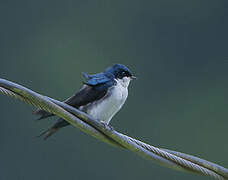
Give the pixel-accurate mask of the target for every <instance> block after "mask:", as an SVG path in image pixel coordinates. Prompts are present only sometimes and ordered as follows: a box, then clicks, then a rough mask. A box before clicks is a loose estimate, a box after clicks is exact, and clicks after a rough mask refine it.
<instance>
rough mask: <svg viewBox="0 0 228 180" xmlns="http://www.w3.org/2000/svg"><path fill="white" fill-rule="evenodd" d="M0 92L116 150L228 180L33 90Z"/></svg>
mask: <svg viewBox="0 0 228 180" xmlns="http://www.w3.org/2000/svg"><path fill="white" fill-rule="evenodd" d="M0 92H1V93H2V94H5V95H8V96H11V97H14V98H17V99H19V100H22V101H24V102H26V103H28V104H31V105H33V106H35V107H38V108H40V109H44V110H45V111H47V112H50V113H53V114H55V115H57V116H59V117H61V118H63V119H65V120H66V121H68V122H69V123H71V124H72V125H73V126H75V127H78V128H80V129H81V130H82V131H84V132H86V133H88V134H90V135H92V136H93V137H96V138H98V139H100V140H102V141H104V142H106V143H108V144H111V145H113V146H116V147H121V148H126V149H128V150H131V151H133V152H136V153H137V154H139V155H140V156H142V157H144V158H147V159H150V160H155V161H156V162H158V163H159V164H162V165H164V166H167V167H170V168H173V169H176V170H182V171H189V172H194V173H198V174H202V175H206V176H210V177H213V178H215V179H220V180H223V179H228V169H226V168H224V167H222V166H219V165H217V164H215V163H211V162H209V161H206V160H203V159H200V158H197V157H195V156H191V155H188V154H184V153H180V152H176V151H171V150H168V149H162V148H157V147H154V146H151V145H149V144H146V143H144V142H141V141H139V140H137V139H134V138H132V137H129V136H126V135H124V134H121V133H119V132H117V131H115V130H113V129H111V128H109V127H108V126H104V124H102V123H100V122H99V121H97V120H95V119H93V118H92V117H90V116H89V115H87V114H86V113H84V112H81V111H79V110H78V109H75V108H73V107H71V106H69V105H67V104H65V103H63V102H60V101H57V100H55V99H52V98H49V97H46V96H42V95H40V94H38V93H36V92H34V91H31V90H30V89H27V88H25V87H23V86H20V85H18V84H16V83H13V82H11V81H7V80H4V79H0Z"/></svg>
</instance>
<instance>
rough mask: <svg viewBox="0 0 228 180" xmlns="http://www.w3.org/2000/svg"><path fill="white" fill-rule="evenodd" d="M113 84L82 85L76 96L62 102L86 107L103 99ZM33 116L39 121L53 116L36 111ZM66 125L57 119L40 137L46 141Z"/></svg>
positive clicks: (111, 82) (113, 82) (62, 120)
mask: <svg viewBox="0 0 228 180" xmlns="http://www.w3.org/2000/svg"><path fill="white" fill-rule="evenodd" d="M114 84H115V81H110V82H107V83H105V84H103V83H101V84H99V85H96V86H89V85H84V86H83V87H82V88H81V89H80V90H79V91H78V92H77V93H76V94H74V95H73V96H71V97H70V98H68V99H66V100H65V101H64V102H65V103H66V104H69V105H71V106H73V107H75V108H79V107H80V106H84V105H87V104H89V103H91V102H94V101H97V100H99V99H101V98H103V97H104V96H105V95H106V94H107V92H108V89H109V87H111V86H112V85H114ZM35 114H37V115H40V116H41V117H40V118H39V119H44V118H47V117H50V116H54V115H53V114H51V113H48V112H46V111H44V110H37V111H35ZM68 125H69V123H68V122H67V121H65V120H64V119H62V118H59V119H58V120H57V122H56V123H55V124H54V125H53V126H52V127H51V128H49V129H48V130H46V131H44V132H43V133H41V134H40V136H42V135H44V139H47V138H48V137H50V136H51V135H52V134H54V133H56V132H57V131H58V130H59V129H61V128H63V127H65V126H68Z"/></svg>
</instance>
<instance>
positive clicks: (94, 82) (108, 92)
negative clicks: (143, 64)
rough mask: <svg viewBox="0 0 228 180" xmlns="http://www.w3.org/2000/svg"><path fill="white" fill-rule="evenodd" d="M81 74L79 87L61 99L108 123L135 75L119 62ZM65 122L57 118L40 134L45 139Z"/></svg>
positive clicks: (122, 101)
mask: <svg viewBox="0 0 228 180" xmlns="http://www.w3.org/2000/svg"><path fill="white" fill-rule="evenodd" d="M83 76H84V78H85V82H84V83H83V84H84V85H83V86H82V88H81V89H80V90H79V91H78V92H77V93H76V94H74V95H73V96H71V97H70V98H68V99H66V100H65V101H64V102H65V103H66V104H68V105H70V106H73V107H75V108H78V109H79V110H81V111H83V112H85V113H87V114H89V115H90V116H92V117H93V118H95V119H97V120H99V121H101V122H102V123H105V124H107V125H108V124H109V122H110V121H111V119H112V117H113V116H114V115H115V114H116V113H117V112H118V111H119V110H120V109H121V108H122V106H123V104H124V103H125V101H126V99H127V96H128V86H129V83H130V81H131V80H132V79H135V78H136V77H135V76H133V74H132V73H131V71H130V70H129V69H128V68H127V67H126V66H124V65H122V64H115V65H113V66H111V67H108V68H107V69H106V70H105V71H104V72H102V73H97V74H93V75H88V74H86V73H83ZM34 114H37V115H40V118H39V119H44V118H47V117H50V116H54V115H53V114H50V113H48V112H46V111H44V110H41V109H38V110H36V111H35V112H34ZM68 125H70V124H69V123H68V122H67V121H65V120H64V119H62V118H59V119H58V120H57V122H56V123H55V124H54V125H53V126H52V127H51V128H49V129H48V130H46V131H45V132H43V133H42V134H41V135H40V136H42V135H44V136H45V137H44V139H47V138H48V137H49V136H51V135H52V134H54V133H55V132H57V131H58V130H59V129H61V128H63V127H65V126H68Z"/></svg>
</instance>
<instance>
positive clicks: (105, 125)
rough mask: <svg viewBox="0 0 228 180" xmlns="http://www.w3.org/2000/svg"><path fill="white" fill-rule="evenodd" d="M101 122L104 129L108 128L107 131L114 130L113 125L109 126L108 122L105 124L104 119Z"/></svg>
mask: <svg viewBox="0 0 228 180" xmlns="http://www.w3.org/2000/svg"><path fill="white" fill-rule="evenodd" d="M101 124H102V126H103V128H104V129H106V130H108V131H114V128H113V126H111V125H110V124H107V123H106V122H104V121H101Z"/></svg>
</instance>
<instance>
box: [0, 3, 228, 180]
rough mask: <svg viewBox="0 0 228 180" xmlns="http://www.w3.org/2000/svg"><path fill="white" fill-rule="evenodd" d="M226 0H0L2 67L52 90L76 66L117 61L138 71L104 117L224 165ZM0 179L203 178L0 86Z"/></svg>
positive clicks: (2, 72)
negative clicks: (48, 112)
mask: <svg viewBox="0 0 228 180" xmlns="http://www.w3.org/2000/svg"><path fill="white" fill-rule="evenodd" d="M227 19H228V2H227V1H226V0H217V1H214V0H191V1H190V0H189V1H183V0H172V1H170V0H154V1H139V0H138V1H135V0H125V1H123V0H122V1H120V0H115V1H110V0H100V1H96V0H93V1H88V0H66V1H58V0H55V1H54V0H50V1H44V0H39V1H36V0H20V1H17V0H13V1H9V0H7V1H6V0H1V2H0V22H1V26H0V77H1V78H5V79H8V80H12V81H15V82H17V83H19V84H22V85H25V86H26V87H29V88H31V89H32V90H35V91H37V92H39V93H41V94H44V95H48V96H51V97H54V98H57V99H59V100H64V99H65V98H67V97H69V96H70V95H72V94H73V93H74V92H75V91H76V90H78V89H79V88H80V86H81V84H82V83H81V82H82V76H81V72H83V71H84V72H87V73H96V72H100V71H103V70H104V69H105V68H106V67H107V66H110V65H112V64H114V63H122V64H125V65H127V66H128V67H129V68H130V69H131V70H132V71H133V72H134V74H135V75H136V76H137V77H138V80H137V81H134V82H132V83H131V85H130V87H129V98H128V100H127V102H126V104H125V106H124V107H123V109H122V110H121V111H120V112H119V113H118V114H117V115H116V116H115V117H114V118H113V120H112V122H111V124H112V125H113V126H114V128H115V129H116V130H119V131H121V132H123V133H126V134H128V135H130V136H133V137H136V138H139V139H141V140H143V141H146V142H148V143H150V144H152V145H155V146H159V147H164V148H168V149H172V150H177V151H181V152H185V153H189V154H193V155H197V156H199V157H202V158H204V159H207V160H210V161H213V162H216V163H219V164H221V165H223V166H225V167H228V156H227V152H228V143H227V136H228V131H227V127H228V118H227V117H228V112H227V108H228V102H227V99H228V84H227V79H228V72H227V69H228V51H227V45H228V43H227V42H228V35H227V32H228V20H227ZM0 107H1V108H0V109H1V110H0V113H1V126H0V179H1V180H27V179H28V180H29V179H32V180H50V179H55V180H62V179H69V180H71V179H109V180H114V179H131V180H136V179H173V180H174V179H175V180H178V179H181V180H182V179H185V180H188V179H208V177H202V176H198V175H193V174H188V173H187V174H185V173H182V172H176V171H173V170H170V169H167V168H165V167H160V166H159V165H157V164H155V163H153V162H150V161H147V160H144V159H142V158H141V157H138V156H137V155H136V154H134V153H132V152H128V151H125V150H120V149H117V148H113V147H111V146H109V145H106V144H104V143H102V142H99V141H98V140H96V139H94V138H92V137H90V136H88V135H86V134H84V133H82V132H81V131H80V130H78V129H76V128H73V127H68V128H65V129H63V130H61V132H59V133H57V134H56V135H55V136H53V137H51V138H50V139H48V140H47V141H43V140H42V139H39V138H35V136H36V135H38V134H39V133H40V132H41V131H42V130H44V129H46V128H47V127H49V126H51V124H53V123H54V121H55V119H56V118H52V119H49V120H43V121H40V122H36V121H35V119H36V117H34V116H33V115H32V113H31V112H32V110H33V108H32V107H31V106H28V105H25V104H24V103H22V102H19V101H16V100H13V99H11V98H8V97H5V96H0Z"/></svg>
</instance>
